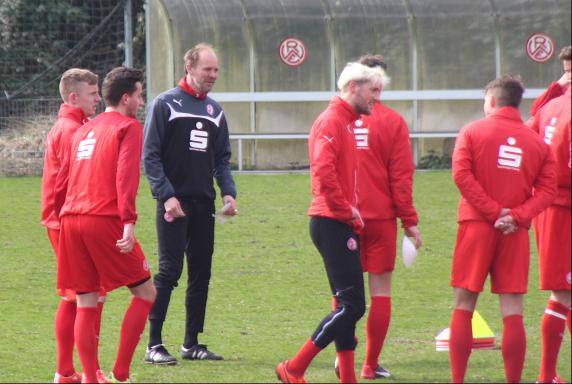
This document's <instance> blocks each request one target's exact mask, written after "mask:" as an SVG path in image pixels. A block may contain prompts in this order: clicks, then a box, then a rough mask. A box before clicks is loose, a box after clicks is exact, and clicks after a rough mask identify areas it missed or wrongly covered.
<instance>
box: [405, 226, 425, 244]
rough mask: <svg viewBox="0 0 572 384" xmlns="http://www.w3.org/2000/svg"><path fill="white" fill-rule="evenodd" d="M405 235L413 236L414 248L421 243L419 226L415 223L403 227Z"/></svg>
mask: <svg viewBox="0 0 572 384" xmlns="http://www.w3.org/2000/svg"><path fill="white" fill-rule="evenodd" d="M405 236H407V237H413V238H414V239H415V248H416V249H419V248H421V246H422V245H423V240H421V232H419V228H417V226H416V225H414V226H412V227H409V228H405Z"/></svg>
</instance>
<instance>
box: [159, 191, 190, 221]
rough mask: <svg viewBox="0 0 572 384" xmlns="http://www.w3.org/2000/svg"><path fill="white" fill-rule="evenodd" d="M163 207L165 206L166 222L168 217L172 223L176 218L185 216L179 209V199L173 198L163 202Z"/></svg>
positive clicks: (180, 208)
mask: <svg viewBox="0 0 572 384" xmlns="http://www.w3.org/2000/svg"><path fill="white" fill-rule="evenodd" d="M164 206H165V220H167V218H168V217H170V218H171V221H172V220H175V219H176V218H179V217H184V216H186V215H185V211H183V208H182V207H181V203H180V202H179V199H177V198H176V197H175V196H173V197H171V198H169V199H168V200H167V201H165V203H164ZM167 221H169V220H167Z"/></svg>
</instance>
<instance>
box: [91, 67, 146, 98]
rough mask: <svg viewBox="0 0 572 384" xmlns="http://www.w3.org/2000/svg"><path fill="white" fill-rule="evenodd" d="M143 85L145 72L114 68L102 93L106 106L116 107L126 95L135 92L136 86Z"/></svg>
mask: <svg viewBox="0 0 572 384" xmlns="http://www.w3.org/2000/svg"><path fill="white" fill-rule="evenodd" d="M138 82H139V83H143V71H140V70H139V69H134V68H127V67H116V68H113V69H112V70H111V71H109V73H108V74H107V75H105V79H104V80H103V86H102V87H101V88H102V89H101V93H102V94H103V100H105V104H106V105H110V106H112V107H116V106H117V105H119V102H120V101H121V98H122V97H123V95H124V94H126V93H127V94H132V93H133V92H135V90H136V89H137V88H136V84H137V83H138Z"/></svg>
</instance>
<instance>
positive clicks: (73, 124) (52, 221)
mask: <svg viewBox="0 0 572 384" xmlns="http://www.w3.org/2000/svg"><path fill="white" fill-rule="evenodd" d="M86 122H87V116H85V113H83V111H82V110H81V108H77V107H72V106H71V105H68V104H62V105H61V106H60V110H59V112H58V120H57V121H56V123H55V124H54V126H53V127H52V129H50V132H48V136H47V137H46V149H45V153H44V171H43V174H42V225H44V226H46V227H47V228H51V229H60V220H59V218H58V215H57V214H56V209H55V200H56V198H55V195H56V179H57V177H58V174H59V172H60V170H61V168H62V163H63V161H64V159H66V158H67V157H68V156H69V150H70V146H71V141H72V137H73V135H74V133H75V132H76V131H77V130H78V128H79V127H81V126H82V125H83V124H84V123H86Z"/></svg>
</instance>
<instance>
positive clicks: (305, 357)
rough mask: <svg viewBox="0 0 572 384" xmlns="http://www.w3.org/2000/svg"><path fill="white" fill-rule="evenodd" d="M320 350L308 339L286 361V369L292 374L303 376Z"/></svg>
mask: <svg viewBox="0 0 572 384" xmlns="http://www.w3.org/2000/svg"><path fill="white" fill-rule="evenodd" d="M320 351H321V349H320V348H318V347H317V346H316V345H314V343H313V342H312V340H311V339H309V340H308V341H306V343H305V344H304V345H303V346H302V348H300V350H299V351H298V353H297V354H296V356H294V357H293V358H292V360H290V361H288V371H290V373H292V374H293V375H294V376H297V377H300V376H303V375H304V373H305V372H306V369H308V366H309V365H310V363H311V362H312V360H313V359H314V357H316V355H317V354H318V353H320Z"/></svg>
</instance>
